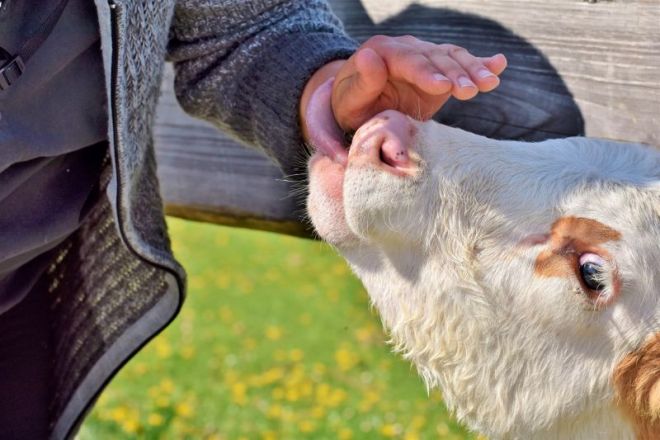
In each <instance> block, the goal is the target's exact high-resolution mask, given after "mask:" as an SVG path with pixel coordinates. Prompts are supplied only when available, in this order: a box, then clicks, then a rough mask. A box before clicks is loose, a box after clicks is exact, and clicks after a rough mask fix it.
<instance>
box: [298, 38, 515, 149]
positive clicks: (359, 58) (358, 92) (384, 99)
mask: <svg viewBox="0 0 660 440" xmlns="http://www.w3.org/2000/svg"><path fill="white" fill-rule="evenodd" d="M506 64H507V61H506V58H505V57H504V55H502V54H498V55H494V56H492V57H489V58H480V57H475V56H474V55H472V54H470V53H469V52H468V51H467V50H465V49H463V48H461V47H458V46H454V45H450V44H439V45H438V44H433V43H429V42H426V41H421V40H418V39H417V38H414V37H411V36H404V37H386V36H382V35H379V36H375V37H372V38H370V39H369V40H367V41H366V42H365V43H364V44H362V46H360V48H358V50H357V51H356V52H355V54H353V56H351V57H350V58H349V59H348V60H338V61H334V62H331V63H329V64H327V65H325V66H323V67H322V68H321V69H319V70H318V71H317V72H315V74H314V75H313V76H312V78H311V79H310V81H309V82H308V83H307V85H306V87H305V90H304V92H303V97H302V99H301V107H300V115H301V121H302V127H303V135H304V136H305V137H306V138H307V136H306V134H307V129H308V127H307V125H308V124H307V122H308V121H307V120H306V119H307V103H308V102H309V98H310V97H311V95H312V94H313V93H314V91H315V90H316V89H317V88H318V87H319V86H320V85H322V84H323V83H324V82H326V81H327V80H328V79H329V78H331V77H334V78H335V80H334V84H333V87H332V99H331V102H332V112H333V114H334V119H335V120H336V121H337V124H338V125H339V127H340V128H341V130H343V131H353V130H355V129H357V128H358V127H359V126H360V125H362V124H363V123H364V122H365V121H366V120H368V119H369V118H371V117H372V116H373V115H375V114H377V113H380V112H381V111H383V110H386V109H395V110H398V111H400V112H402V113H405V114H408V115H409V116H412V117H414V118H416V119H419V120H426V119H429V118H431V117H432V116H433V114H434V113H435V112H437V111H438V110H439V109H440V108H441V107H442V105H443V104H444V103H445V102H447V100H448V99H449V97H450V96H454V97H455V98H457V99H460V100H466V99H470V98H473V97H474V96H476V95H477V94H478V93H479V92H488V91H491V90H493V89H494V88H496V87H497V86H498V85H499V78H498V75H500V74H501V73H502V71H504V69H505V68H506Z"/></svg>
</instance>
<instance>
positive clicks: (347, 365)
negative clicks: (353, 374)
mask: <svg viewBox="0 0 660 440" xmlns="http://www.w3.org/2000/svg"><path fill="white" fill-rule="evenodd" d="M358 360H359V358H358V356H357V355H356V354H355V353H353V352H352V351H350V350H348V349H346V348H340V349H339V350H337V351H336V352H335V361H336V362H337V366H338V367H339V369H340V370H341V371H348V370H350V369H351V368H353V367H354V366H355V365H356V364H357V363H358Z"/></svg>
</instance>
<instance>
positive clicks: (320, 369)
mask: <svg viewBox="0 0 660 440" xmlns="http://www.w3.org/2000/svg"><path fill="white" fill-rule="evenodd" d="M327 370H328V367H326V366H325V364H322V363H320V362H315V363H314V365H313V366H312V373H313V374H315V375H317V376H323V375H324V374H325V372H326V371H327Z"/></svg>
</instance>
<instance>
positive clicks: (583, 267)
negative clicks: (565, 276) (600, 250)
mask: <svg viewBox="0 0 660 440" xmlns="http://www.w3.org/2000/svg"><path fill="white" fill-rule="evenodd" d="M604 267H605V260H603V259H602V258H601V257H600V256H598V255H596V254H590V253H587V254H582V255H581V256H580V278H582V281H583V282H584V285H585V286H587V288H588V289H591V290H593V291H596V292H600V291H601V290H603V289H605V284H603V272H604Z"/></svg>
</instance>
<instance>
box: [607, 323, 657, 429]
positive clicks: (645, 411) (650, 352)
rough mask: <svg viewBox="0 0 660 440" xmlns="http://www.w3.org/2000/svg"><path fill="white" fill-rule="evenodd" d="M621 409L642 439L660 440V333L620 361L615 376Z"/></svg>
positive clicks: (614, 380)
mask: <svg viewBox="0 0 660 440" xmlns="http://www.w3.org/2000/svg"><path fill="white" fill-rule="evenodd" d="M612 379H613V382H614V387H615V389H616V392H617V397H618V401H617V404H618V407H619V408H620V409H621V411H623V413H624V414H625V415H626V417H628V419H629V420H630V421H631V422H632V424H633V426H634V428H635V432H636V434H637V438H638V440H657V439H660V333H656V334H654V335H653V336H651V337H650V338H649V340H648V341H647V342H646V343H645V344H644V346H642V348H640V349H639V350H637V351H634V352H632V353H630V354H628V355H626V357H624V358H623V360H621V362H619V364H618V365H617V367H616V369H615V370H614V375H613V376H612Z"/></svg>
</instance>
